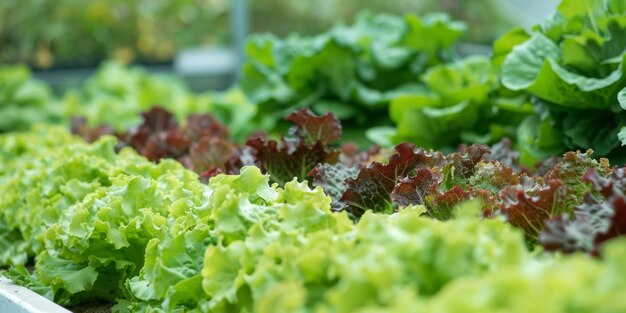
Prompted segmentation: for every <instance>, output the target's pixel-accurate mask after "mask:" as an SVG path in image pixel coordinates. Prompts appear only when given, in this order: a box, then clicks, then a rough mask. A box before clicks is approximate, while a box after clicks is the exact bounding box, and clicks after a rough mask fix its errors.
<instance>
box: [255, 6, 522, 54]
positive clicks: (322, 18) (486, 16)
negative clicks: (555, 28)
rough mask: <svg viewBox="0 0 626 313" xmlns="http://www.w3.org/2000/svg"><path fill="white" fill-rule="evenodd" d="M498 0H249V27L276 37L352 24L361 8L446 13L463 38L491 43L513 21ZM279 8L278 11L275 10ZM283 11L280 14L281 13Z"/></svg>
mask: <svg viewBox="0 0 626 313" xmlns="http://www.w3.org/2000/svg"><path fill="white" fill-rule="evenodd" d="M499 1H501V0H471V1H469V0H465V1H463V0H421V1H416V0H394V1H389V0H317V1H302V0H255V1H251V10H252V12H251V13H252V28H253V29H252V30H253V31H255V32H271V33H274V34H276V35H278V36H285V35H287V34H290V33H293V32H296V33H299V34H303V35H312V34H317V33H320V32H324V31H326V30H327V29H329V28H331V27H332V26H333V25H335V24H337V22H343V23H346V24H348V23H350V24H351V23H353V22H354V20H355V17H356V16H357V13H358V12H360V11H362V10H367V11H372V12H374V13H390V14H394V15H400V16H402V15H405V14H416V15H424V14H428V13H432V12H437V11H444V12H447V13H448V14H449V15H450V16H451V17H452V19H454V20H462V21H465V22H466V23H467V24H468V26H469V27H468V28H469V29H470V31H469V32H468V33H467V35H466V37H465V39H466V40H468V41H472V42H480V43H490V42H491V41H492V40H493V39H494V38H496V37H498V36H499V35H501V34H502V33H504V32H505V31H506V30H507V29H508V28H510V27H511V26H513V25H514V24H515V21H511V20H509V19H507V18H505V17H504V16H503V14H502V12H501V11H500V9H499V6H498V2H499ZM276 8H280V10H276ZM281 12H283V13H281Z"/></svg>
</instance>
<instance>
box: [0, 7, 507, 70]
mask: <svg viewBox="0 0 626 313" xmlns="http://www.w3.org/2000/svg"><path fill="white" fill-rule="evenodd" d="M249 2H250V17H251V20H252V27H251V30H250V31H251V32H272V33H274V34H277V35H278V36H284V35H287V34H289V33H294V32H295V33H300V34H304V35H311V34H316V33H320V32H322V31H326V30H327V29H329V28H330V27H331V26H333V25H335V24H336V23H337V22H343V23H352V22H353V21H354V19H355V17H356V15H357V13H358V12H359V11H362V10H368V11H372V12H374V13H392V14H396V15H404V14H417V15H423V14H426V13H430V12H434V11H446V12H448V13H449V14H450V16H451V17H452V18H453V19H455V20H463V21H465V22H467V24H468V25H469V28H470V30H471V32H469V33H468V35H467V37H466V38H465V39H466V40H469V41H474V42H483V43H485V42H490V41H491V40H492V39H493V38H495V37H496V36H497V35H499V34H501V33H503V32H504V30H506V29H507V28H508V27H510V26H511V25H510V23H512V21H507V20H505V19H504V18H502V15H501V14H500V12H499V10H498V7H497V5H496V1H495V0H472V1H460V0H444V1H437V0H424V1H408V0H399V1H385V0H341V1H339V0H319V1H301V0H254V1H252V0H249ZM229 8H230V0H27V1H24V0H2V1H0V47H2V49H0V63H27V64H29V65H31V66H33V67H36V68H50V67H68V66H95V65H97V64H98V63H99V62H100V61H102V60H104V59H108V58H115V59H117V60H120V61H124V62H129V61H136V60H138V61H140V62H142V63H154V62H163V61H169V60H171V59H172V57H173V56H174V54H175V53H176V51H177V50H179V49H181V48H185V47H190V46H198V45H214V44H224V43H226V42H227V41H228V37H229V35H230V34H229V33H230V29H229ZM277 8H280V9H278V10H277Z"/></svg>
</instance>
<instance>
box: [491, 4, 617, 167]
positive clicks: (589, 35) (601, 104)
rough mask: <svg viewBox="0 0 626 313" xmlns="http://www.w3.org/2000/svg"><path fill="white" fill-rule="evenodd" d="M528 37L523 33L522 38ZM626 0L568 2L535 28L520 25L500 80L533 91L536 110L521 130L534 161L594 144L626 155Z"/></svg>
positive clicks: (600, 150)
mask: <svg viewBox="0 0 626 313" xmlns="http://www.w3.org/2000/svg"><path fill="white" fill-rule="evenodd" d="M523 37H525V38H523ZM625 38H626V2H624V1H622V0H584V1H582V0H562V1H561V3H560V5H559V6H558V12H556V13H555V14H554V15H553V16H552V17H550V18H549V19H547V20H545V21H544V22H543V23H542V24H541V25H537V26H536V27H535V28H534V29H533V30H532V32H530V33H525V32H523V31H521V30H519V29H514V30H512V31H510V32H509V33H507V34H505V35H504V36H503V37H502V38H501V39H500V42H509V43H515V44H516V46H515V47H514V48H513V49H512V50H511V51H510V53H508V55H506V57H505V58H504V61H503V64H502V72H501V75H502V77H501V80H502V84H503V85H504V86H505V87H506V88H509V89H511V90H520V91H526V92H528V93H530V94H531V95H532V96H533V98H534V104H535V111H536V112H537V114H536V115H533V116H531V117H528V118H527V120H526V121H524V123H522V126H520V129H519V136H520V144H519V149H520V150H521V152H522V157H523V158H525V159H527V160H528V162H527V163H530V161H533V160H538V159H542V158H545V157H548V156H550V155H552V154H553V153H554V151H559V152H560V151H565V150H574V149H589V148H592V149H593V150H594V151H595V152H596V153H597V154H598V155H601V156H607V155H608V156H610V157H614V158H615V159H614V160H615V161H619V162H620V163H621V162H623V161H624V157H623V155H624V153H625V150H624V149H623V148H619V146H620V145H619V140H618V139H617V137H616V135H617V133H618V132H619V131H620V128H621V127H622V126H624V125H626V112H625V111H624V109H625V108H624V107H620V105H619V103H618V93H619V92H620V90H622V89H624V88H626V68H625V67H626V39H625Z"/></svg>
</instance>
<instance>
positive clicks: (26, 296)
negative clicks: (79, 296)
mask: <svg viewBox="0 0 626 313" xmlns="http://www.w3.org/2000/svg"><path fill="white" fill-rule="evenodd" d="M0 312H2V313H4V312H6V313H9V312H10V313H71V312H70V311H69V310H67V309H65V308H64V307H62V306H60V305H58V304H56V303H54V302H52V301H50V300H48V299H46V298H44V297H42V296H40V295H39V294H37V293H35V292H34V291H31V290H29V289H28V288H24V287H22V286H17V285H14V284H13V283H12V282H11V281H10V280H7V279H5V278H2V277H0Z"/></svg>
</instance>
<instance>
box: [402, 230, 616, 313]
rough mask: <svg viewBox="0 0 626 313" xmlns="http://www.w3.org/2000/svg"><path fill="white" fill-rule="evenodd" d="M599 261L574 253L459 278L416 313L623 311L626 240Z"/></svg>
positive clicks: (606, 249) (606, 251) (608, 248)
mask: <svg viewBox="0 0 626 313" xmlns="http://www.w3.org/2000/svg"><path fill="white" fill-rule="evenodd" d="M602 255H603V260H597V259H591V258H589V256H587V255H574V256H569V257H563V258H555V259H552V260H540V261H537V262H529V263H526V264H524V266H522V267H520V268H508V269H503V270H499V271H494V272H491V273H489V274H487V275H484V276H481V277H468V278H461V279H458V280H456V281H454V282H452V283H450V284H449V285H448V286H446V287H445V288H444V289H443V290H442V291H441V292H440V293H439V294H437V295H436V296H434V297H432V298H430V299H428V300H427V301H426V302H425V303H424V304H422V305H421V306H420V307H419V309H418V308H413V309H411V311H414V312H434V313H440V312H441V313H443V312H486V313H488V312H494V313H495V312H514V313H518V312H519V313H523V312H553V313H560V312H563V313H565V312H606V313H609V312H611V313H612V312H625V311H626V299H624V297H623V296H622V295H623V293H624V291H625V290H626V271H624V260H626V241H625V240H624V239H619V240H616V241H614V242H611V243H610V244H608V245H607V246H606V247H604V248H603V252H602Z"/></svg>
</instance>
